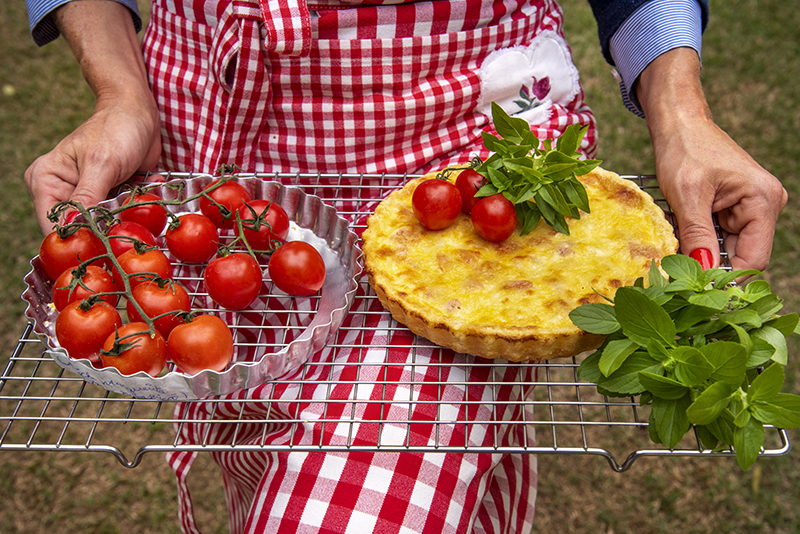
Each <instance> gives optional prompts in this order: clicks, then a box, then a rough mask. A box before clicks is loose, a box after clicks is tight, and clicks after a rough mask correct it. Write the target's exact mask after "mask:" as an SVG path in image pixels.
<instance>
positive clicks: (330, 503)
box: [144, 0, 596, 533]
mask: <svg viewBox="0 0 800 534" xmlns="http://www.w3.org/2000/svg"><path fill="white" fill-rule="evenodd" d="M562 42H563V31H562V19H561V12H560V10H559V8H558V6H557V4H556V3H555V2H553V1H551V0H530V1H525V0H516V1H514V0H504V1H491V0H466V1H460V2H443V1H417V2H399V3H398V2H389V1H387V2H380V1H375V2H347V1H341V2H333V1H328V0H319V1H317V2H314V1H313V0H310V1H309V2H308V4H306V3H305V2H298V1H297V0H277V1H269V2H268V1H266V0H261V2H260V3H259V2H256V0H229V1H220V2H207V1H205V0H183V1H181V0H155V1H154V3H153V6H152V10H151V20H150V24H149V26H148V28H147V30H146V33H145V39H144V53H145V57H146V61H147V64H148V68H149V70H150V76H151V83H152V87H153V92H154V94H155V96H156V99H157V102H158V105H159V107H160V109H161V113H162V117H161V118H162V129H163V131H162V133H163V139H164V150H163V153H162V161H161V166H162V168H163V170H175V171H186V170H193V171H200V172H213V171H214V170H215V169H216V168H218V167H219V166H220V165H221V164H224V163H235V164H237V165H239V167H241V168H242V169H243V170H245V171H247V172H251V171H252V172H275V171H281V172H290V171H302V172H364V173H383V172H387V173H403V172H410V173H413V172H424V171H426V170H430V169H438V168H443V167H445V166H447V165H451V164H457V163H465V162H466V161H468V160H469V159H470V157H471V156H472V155H474V154H480V155H482V156H483V157H485V156H486V155H487V154H486V152H485V150H484V149H483V147H482V141H481V137H480V134H481V131H483V130H488V131H491V130H492V125H491V122H490V119H489V117H488V116H487V115H486V114H485V105H486V99H487V96H486V95H492V96H494V95H496V94H497V95H501V96H502V95H503V94H504V93H503V91H507V90H509V89H508V88H507V87H504V85H503V84H504V83H506V84H508V83H510V84H511V88H510V90H511V91H512V92H516V93H515V95H516V94H518V95H519V96H515V95H512V98H510V99H509V100H508V102H515V101H516V102H521V100H524V102H522V103H521V104H520V105H523V104H524V106H523V107H524V108H525V109H518V110H516V111H518V112H519V113H518V114H519V116H523V117H524V118H526V119H528V120H529V122H531V124H532V130H533V131H534V133H535V134H536V135H537V136H538V137H539V138H540V139H547V138H554V137H557V136H558V135H559V132H561V131H563V129H564V128H565V127H566V126H567V125H569V124H575V123H578V124H585V125H588V126H589V131H588V133H587V135H586V137H585V140H584V145H583V150H584V153H586V154H587V155H588V156H592V155H593V153H594V151H595V140H596V127H595V122H594V118H593V116H592V114H591V111H590V110H589V109H588V108H587V107H586V106H585V104H584V102H583V92H582V90H581V89H580V86H579V85H578V82H577V73H576V72H573V71H574V67H573V66H572V64H571V58H570V56H569V50H568V48H567V47H566V43H565V42H563V44H562ZM506 54H507V55H506ZM553 57H555V59H552V58H553ZM520 68H521V69H522V71H524V72H528V71H529V73H532V74H531V75H530V78H531V79H530V80H529V83H527V85H526V86H525V87H524V88H523V87H521V86H513V84H514V83H516V81H517V79H516V78H515V76H511V74H515V75H518V74H519V69H520ZM504 69H505V70H504ZM547 69H551V70H549V71H548V70H547ZM506 73H507V74H508V75H505V74H506ZM525 75H526V76H528V74H525ZM509 80H510V81H509ZM523 83H524V82H523ZM515 99H516V100H515ZM520 99H521V100H520ZM509 105H510V106H511V108H509V109H507V111H510V112H515V110H514V109H513V106H515V105H517V104H509ZM504 107H505V106H504ZM482 110H483V111H482ZM537 121H538V122H537ZM378 200H379V199H377V198H376V199H375V201H376V202H377V201H378ZM342 202H343V204H342V205H343V206H345V208H346V204H347V200H346V199H343V200H342ZM361 209H362V210H363V206H362V208H361ZM342 211H343V212H347V211H350V210H347V209H343V210H342ZM356 303H357V305H363V306H368V307H371V308H370V309H369V310H367V311H369V312H370V313H366V314H358V317H359V319H356V316H355V315H354V314H351V315H350V316H348V317H347V318H346V319H345V323H344V325H343V328H342V329H341V330H340V331H339V334H338V338H337V341H336V346H337V347H339V349H338V350H337V351H331V350H330V349H323V350H322V351H321V352H320V353H318V354H316V355H314V356H313V358H315V359H324V360H329V359H331V358H335V359H334V361H333V364H332V365H329V366H311V367H309V369H314V370H315V371H311V372H309V373H307V374H303V375H302V376H299V375H297V373H305V371H304V370H299V369H298V370H297V371H295V376H287V377H285V378H286V380H283V381H281V380H279V381H277V382H273V383H270V384H266V385H263V386H260V387H256V388H253V389H250V390H245V391H241V392H238V393H235V394H232V395H229V396H228V398H227V399H226V400H228V401H230V402H225V403H217V404H211V403H205V402H200V403H187V404H181V405H179V406H178V407H177V408H176V409H177V410H180V411H181V416H182V418H186V417H188V418H189V419H191V420H196V421H197V422H196V423H191V424H184V425H182V426H181V427H180V428H179V436H178V443H179V444H180V443H208V444H213V443H230V440H231V436H229V435H227V434H228V433H230V432H232V431H234V430H233V429H234V428H236V429H237V430H236V432H238V434H237V436H236V441H237V443H253V444H259V445H270V444H288V443H291V444H293V445H307V446H311V445H319V444H323V445H325V444H333V445H336V444H339V445H340V444H343V443H352V444H359V445H367V446H370V445H375V444H382V445H404V444H406V445H408V446H409V447H411V448H412V449H413V447H415V446H419V447H420V449H417V451H419V450H422V448H424V447H427V446H430V445H432V444H438V445H439V446H440V447H443V448H447V446H450V445H454V446H463V445H464V444H465V443H469V444H473V445H486V444H490V443H503V444H507V445H517V444H523V443H528V444H530V443H531V439H532V437H531V436H529V435H526V432H527V430H526V429H525V427H524V426H523V425H499V426H498V425H488V424H481V422H482V421H489V420H496V419H497V418H500V420H508V421H517V420H520V419H522V418H523V417H527V418H530V417H531V416H530V414H522V413H521V411H522V409H523V408H521V407H520V405H519V404H515V403H513V402H509V403H507V404H505V403H504V404H502V406H504V407H503V408H502V409H501V411H503V413H496V412H495V413H492V410H493V409H495V408H493V401H496V400H504V401H509V400H511V399H519V398H523V397H524V396H525V395H529V394H531V392H521V391H519V388H518V386H517V385H516V384H517V383H518V380H519V378H520V377H519V376H518V374H519V373H531V372H533V371H532V368H531V367H529V366H517V367H515V366H509V367H505V366H504V367H502V368H500V367H495V366H491V365H486V362H485V361H484V360H480V359H478V358H475V357H472V356H468V355H463V354H455V353H453V352H452V351H450V350H446V349H441V348H437V347H431V346H422V347H417V348H415V349H414V350H412V349H411V347H412V346H413V343H412V341H413V334H411V333H410V332H409V331H407V330H405V329H403V328H399V329H398V328H395V327H393V325H392V323H391V317H390V316H389V315H388V314H387V313H385V312H384V311H383V310H382V308H381V307H380V304H379V303H378V301H377V300H376V299H364V298H358V297H357V299H356ZM364 317H366V318H368V319H363V318H364ZM355 320H368V321H371V323H370V324H366V325H358V326H359V328H349V326H353V325H352V324H350V322H351V321H355ZM365 329H366V330H365ZM365 331H366V332H368V333H366V334H364V332H365ZM356 336H358V337H357V339H356ZM361 336H364V337H363V338H362V337H361ZM348 347H349V348H348ZM387 347H388V348H387ZM354 363H358V364H359V365H352V364H354ZM304 369H305V368H304ZM499 369H503V372H504V373H506V375H507V376H504V377H502V381H503V383H504V384H507V386H504V387H500V388H496V387H494V388H491V387H487V386H485V385H484V384H485V383H486V382H487V380H488V379H489V378H490V377H491V378H492V379H498V377H496V376H493V375H492V373H498V372H501V371H499ZM322 370H324V373H323V371H322ZM525 380H530V377H527V378H525ZM378 384H380V385H378ZM238 399H248V401H251V402H247V403H246V404H241V403H237V402H235V401H236V400H238ZM259 399H263V400H264V401H265V402H263V403H260V402H257V401H258V400H259ZM324 399H336V400H337V401H340V402H336V403H333V404H331V403H324V402H322V401H323V400H324ZM465 400H466V401H470V402H465ZM252 401H256V402H252ZM410 401H413V402H410ZM472 401H474V402H472ZM210 406H214V408H213V410H212V408H210ZM265 415H268V416H269V418H270V420H274V424H270V425H268V428H264V425H263V424H252V425H246V429H245V430H242V425H225V424H219V423H215V421H219V420H224V419H226V418H236V419H240V418H243V419H244V420H246V419H247V418H248V416H253V417H254V418H255V417H258V418H261V419H263V418H264V417H265ZM286 420H293V421H296V420H302V421H303V424H302V425H300V426H299V430H294V431H290V428H298V427H292V426H291V425H289V424H288V423H286V422H282V421H286ZM411 420H413V421H414V422H415V423H418V422H423V423H424V422H426V421H431V424H430V425H424V424H422V425H418V424H415V425H413V429H410V428H411V426H410V425H408V424H407V423H406V424H403V423H402V421H411ZM436 421H438V423H436ZM442 421H453V423H452V424H447V423H442ZM464 421H469V422H470V423H471V424H469V425H466V424H463V422H464ZM459 422H460V423H459ZM306 450H307V449H306ZM417 451H411V450H409V451H402V452H363V451H357V452H342V453H333V452H327V453H322V452H301V451H294V450H293V451H292V452H269V451H267V450H259V451H257V452H213V453H210V454H212V455H213V457H214V459H215V460H216V461H217V462H218V463H219V465H220V466H221V468H222V472H223V480H224V484H225V488H226V492H227V497H228V508H229V513H230V524H231V531H232V532H234V533H240V532H253V533H255V532H282V533H283V532H337V533H338V532H358V533H363V532H381V533H383V532H398V533H400V532H402V533H415V532H419V533H421V532H437V533H438V532H453V533H462V532H492V533H511V532H528V531H529V530H530V528H531V524H532V521H533V512H534V501H535V495H536V461H535V457H534V456H532V455H510V454H461V453H453V452H417ZM196 454H197V453H192V452H176V453H170V454H169V455H168V461H169V463H170V464H171V465H172V467H173V468H174V470H175V472H176V475H177V477H178V483H179V489H180V512H181V523H182V528H183V529H184V531H185V532H198V529H197V526H196V525H195V523H194V519H193V514H192V507H193V504H192V501H191V498H190V495H189V492H188V489H187V485H186V477H187V475H188V473H189V468H190V466H191V463H192V460H193V458H194V456H195V455H196Z"/></svg>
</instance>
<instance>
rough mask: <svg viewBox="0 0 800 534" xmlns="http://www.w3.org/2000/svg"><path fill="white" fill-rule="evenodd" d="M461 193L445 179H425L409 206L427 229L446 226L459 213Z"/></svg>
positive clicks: (438, 228) (416, 190)
mask: <svg viewBox="0 0 800 534" xmlns="http://www.w3.org/2000/svg"><path fill="white" fill-rule="evenodd" d="M461 205H462V201H461V193H459V191H458V188H457V187H456V186H455V185H453V184H452V183H450V182H448V181H446V180H437V179H432V180H425V181H424V182H422V183H421V184H419V185H418V186H417V188H416V189H415V190H414V194H413V195H412V197H411V207H412V208H413V209H414V215H416V216H417V219H418V220H419V222H420V223H421V224H422V226H424V227H425V228H427V229H428V230H441V229H443V228H447V227H448V226H450V225H451V224H453V222H454V221H455V220H456V217H458V214H459V213H461Z"/></svg>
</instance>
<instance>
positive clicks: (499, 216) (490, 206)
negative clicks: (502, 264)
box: [471, 193, 517, 243]
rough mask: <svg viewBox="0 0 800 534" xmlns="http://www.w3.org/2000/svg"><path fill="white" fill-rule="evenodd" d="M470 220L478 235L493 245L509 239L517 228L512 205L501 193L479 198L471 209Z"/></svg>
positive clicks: (515, 214) (515, 215)
mask: <svg viewBox="0 0 800 534" xmlns="http://www.w3.org/2000/svg"><path fill="white" fill-rule="evenodd" d="M471 218H472V227H473V228H475V231H476V232H478V235H480V236H481V237H483V238H484V239H487V240H489V241H492V242H495V243H498V242H500V241H503V240H505V239H507V238H508V237H510V236H511V234H513V233H514V229H515V228H516V227H517V212H516V210H515V209H514V204H513V203H512V202H511V201H510V200H508V199H507V198H506V197H505V196H503V194H502V193H496V194H494V195H490V196H488V197H483V198H481V199H480V200H479V201H478V202H477V203H476V204H475V207H473V208H472V216H471Z"/></svg>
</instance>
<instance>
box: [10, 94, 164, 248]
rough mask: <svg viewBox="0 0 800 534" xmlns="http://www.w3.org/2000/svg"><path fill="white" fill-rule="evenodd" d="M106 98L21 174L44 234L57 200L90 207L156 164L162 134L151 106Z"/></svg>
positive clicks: (51, 227)
mask: <svg viewBox="0 0 800 534" xmlns="http://www.w3.org/2000/svg"><path fill="white" fill-rule="evenodd" d="M111 100H112V99H108V101H100V102H98V105H97V108H96V109H95V111H94V114H93V115H92V116H91V117H90V118H89V119H88V120H87V121H86V122H84V123H83V124H81V125H80V126H79V127H78V128H77V129H76V130H75V131H74V132H72V133H71V134H70V135H68V136H67V137H66V138H64V139H63V140H62V141H61V142H60V143H59V144H58V145H57V146H56V147H55V148H54V149H53V150H52V151H50V152H48V153H47V154H45V155H43V156H40V157H39V158H38V159H37V160H36V161H34V162H33V164H31V166H30V167H28V169H27V170H26V171H25V183H26V184H27V186H28V191H29V192H30V194H31V198H32V199H33V206H34V210H35V212H36V217H37V219H38V220H39V225H40V226H41V228H42V231H43V232H44V233H45V234H46V233H49V232H50V231H51V230H52V229H53V222H51V221H49V220H48V219H47V214H48V212H49V211H50V209H51V208H52V207H53V206H54V205H55V204H57V203H58V202H62V201H65V200H75V201H78V202H80V203H81V204H83V205H84V206H86V207H89V206H94V205H95V204H97V203H98V202H100V201H102V200H104V199H105V198H106V196H107V195H108V192H109V191H110V190H111V188H113V187H115V186H117V185H119V184H121V183H123V182H124V181H126V180H128V179H129V178H130V177H131V176H132V175H133V174H134V173H135V172H136V171H147V170H151V169H152V168H153V167H155V165H156V164H157V163H158V158H159V155H160V152H161V134H160V124H159V118H158V111H157V110H156V109H155V103H154V102H147V100H146V99H145V101H139V100H135V99H129V100H126V99H124V98H119V99H116V100H115V101H111ZM150 100H152V97H151V98H150Z"/></svg>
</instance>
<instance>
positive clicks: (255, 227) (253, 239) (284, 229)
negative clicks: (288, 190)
mask: <svg viewBox="0 0 800 534" xmlns="http://www.w3.org/2000/svg"><path fill="white" fill-rule="evenodd" d="M238 211H239V218H240V219H241V220H242V227H243V228H244V232H243V233H244V238H245V239H246V240H247V242H248V243H249V244H250V246H251V247H252V248H253V249H255V250H265V251H266V250H272V249H273V248H274V247H275V246H277V245H279V244H280V243H283V242H284V241H286V236H288V235H289V216H288V215H287V214H286V210H284V209H283V208H282V207H281V206H280V205H278V204H277V203H275V202H270V201H269V200H251V201H250V202H248V203H246V204H243V205H242V206H241V207H240V208H239V210H238ZM233 229H234V231H235V232H236V235H237V236H238V235H239V226H238V225H236V226H234V227H233ZM275 241H278V242H277V243H275Z"/></svg>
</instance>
